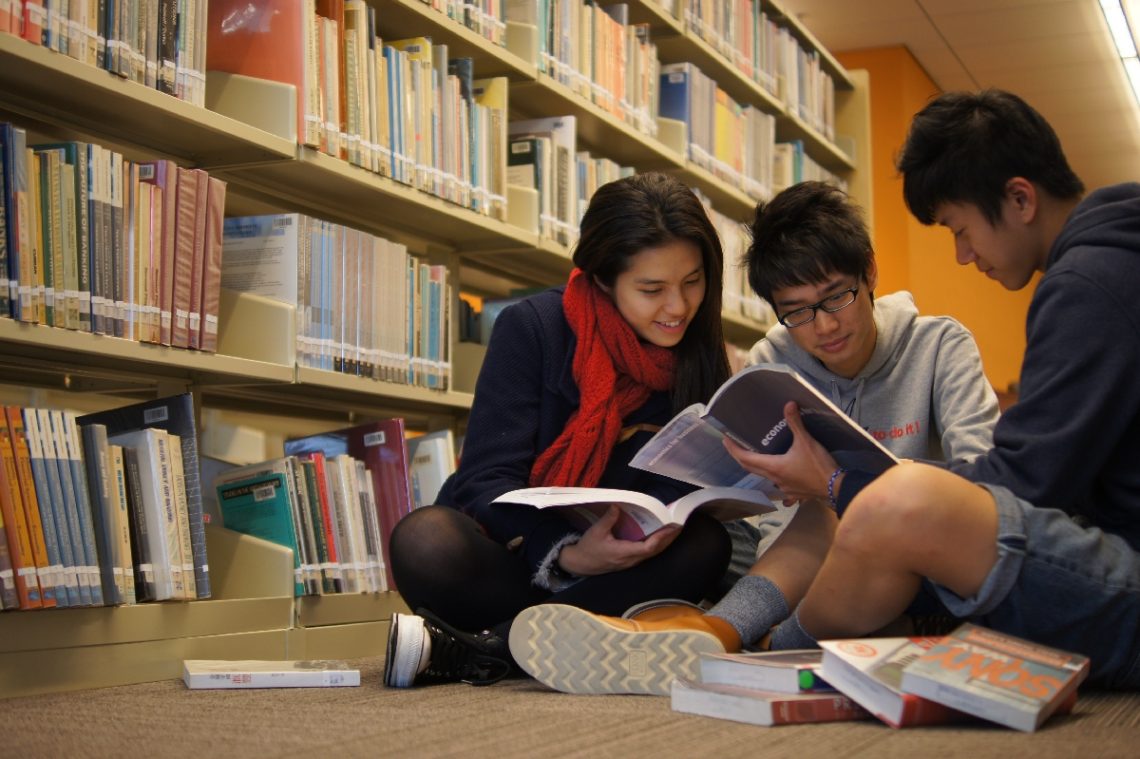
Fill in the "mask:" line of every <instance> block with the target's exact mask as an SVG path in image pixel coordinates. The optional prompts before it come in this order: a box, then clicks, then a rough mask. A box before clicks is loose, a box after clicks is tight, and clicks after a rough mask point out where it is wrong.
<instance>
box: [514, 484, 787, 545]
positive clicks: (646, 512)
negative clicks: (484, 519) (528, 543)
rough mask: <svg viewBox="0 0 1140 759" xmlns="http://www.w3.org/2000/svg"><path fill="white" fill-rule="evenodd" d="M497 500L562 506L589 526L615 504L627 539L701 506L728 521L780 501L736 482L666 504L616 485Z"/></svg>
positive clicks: (619, 529) (679, 520)
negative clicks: (620, 488)
mask: <svg viewBox="0 0 1140 759" xmlns="http://www.w3.org/2000/svg"><path fill="white" fill-rule="evenodd" d="M494 503H516V504H523V505H527V506H534V507H535V508H539V509H545V508H560V509H563V513H564V516H565V517H566V518H567V520H569V521H570V522H571V523H572V524H573V525H574V526H575V527H577V528H579V529H581V530H586V529H588V528H589V526H590V525H592V524H593V523H594V522H596V521H597V520H598V519H600V518H601V517H602V515H604V514H605V513H606V511H607V510H608V509H609V507H610V506H611V505H612V504H616V505H617V506H619V507H620V508H621V510H622V517H621V519H619V520H618V523H617V525H616V526H615V528H614V535H616V536H617V537H619V538H621V539H623V540H641V539H643V538H645V536H647V535H650V534H652V533H654V532H656V531H657V530H659V529H661V528H662V527H664V526H665V525H667V524H684V523H685V520H687V519H688V518H689V515H690V514H692V513H693V512H694V511H697V510H698V509H700V510H703V511H706V512H708V514H709V515H710V516H712V517H713V518H714V519H719V520H720V521H730V520H733V519H741V518H743V517H749V516H755V515H758V514H764V513H766V512H769V511H774V510H775V509H776V508H777V507H776V505H775V504H773V503H772V501H771V500H770V499H769V498H768V497H767V496H765V495H764V494H763V493H761V492H759V491H755V490H740V489H737V488H706V489H703V490H694V491H693V492H692V493H689V494H688V495H685V496H682V497H681V498H678V499H677V500H676V501H673V502H672V503H671V504H665V503H662V502H661V501H659V500H658V499H656V498H654V497H653V496H650V495H646V494H645V493H639V492H637V491H633V490H617V489H613V488H577V487H539V488H522V489H520V490H512V491H511V492H509V493H504V494H503V495H501V496H499V497H498V498H496V499H495V500H494Z"/></svg>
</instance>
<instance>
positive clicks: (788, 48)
mask: <svg viewBox="0 0 1140 759" xmlns="http://www.w3.org/2000/svg"><path fill="white" fill-rule="evenodd" d="M767 5H768V3H765V2H761V0H684V9H683V14H684V18H685V24H686V26H687V27H688V28H689V29H690V30H691V31H692V33H693V34H695V35H696V36H698V37H700V38H701V39H703V40H705V41H706V42H708V43H709V44H710V45H711V46H712V47H713V48H715V49H716V50H717V52H719V53H720V54H721V55H722V56H724V57H725V58H726V59H727V60H729V61H731V62H732V63H733V64H734V65H735V66H736V67H737V68H738V69H739V70H740V71H741V72H742V73H743V74H744V75H745V76H746V77H748V78H749V79H751V80H752V81H754V82H756V83H758V84H759V85H760V86H761V87H763V88H764V89H765V90H767V91H768V92H770V93H771V94H773V95H775V96H776V97H777V98H779V99H780V101H781V102H782V103H783V104H784V106H785V108H786V109H787V111H788V113H790V114H792V115H793V116H796V117H798V118H800V119H801V120H802V121H804V122H805V123H807V124H808V125H810V126H811V127H813V128H814V129H816V130H817V131H818V132H819V133H820V134H823V135H824V136H826V137H827V138H828V139H829V140H834V139H835V80H834V79H833V78H832V77H831V75H829V74H828V73H827V72H825V71H823V70H822V67H821V66H820V59H819V52H818V51H817V50H814V49H807V48H805V47H804V46H803V45H802V44H800V42H799V40H797V39H796V37H795V35H794V34H793V33H792V31H791V30H790V29H788V27H786V26H781V25H780V24H778V23H777V22H776V21H775V20H774V19H773V18H772V14H771V13H770V12H769V11H768V10H766V6H767Z"/></svg>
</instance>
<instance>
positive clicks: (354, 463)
mask: <svg viewBox="0 0 1140 759" xmlns="http://www.w3.org/2000/svg"><path fill="white" fill-rule="evenodd" d="M405 434H406V431H405V425H404V421H403V419H399V418H393V419H380V420H377V421H375V422H368V423H365V424H360V425H355V426H353V427H347V428H343V429H338V430H333V431H331V432H327V433H321V434H317V435H309V436H305V437H299V438H294V439H290V440H287V441H286V442H285V446H284V455H283V456H281V457H278V458H275V459H271V460H268V461H263V462H258V463H255V464H249V465H245V466H227V467H224V468H222V470H221V471H219V472H218V473H217V474H215V475H214V477H213V490H214V494H215V496H216V502H215V503H213V504H211V505H210V507H209V508H208V510H209V511H210V512H211V513H212V514H213V515H216V516H217V517H218V518H219V519H220V520H221V522H222V524H223V525H224V526H225V527H226V528H227V529H232V530H236V531H238V532H242V533H246V534H250V535H254V536H256V537H260V538H263V539H265V540H270V541H273V542H275V543H278V544H280V545H283V546H286V547H287V548H290V549H291V550H292V551H293V557H294V567H295V577H294V581H295V593H296V595H298V596H301V595H324V594H328V593H368V592H379V591H384V590H394V589H395V581H394V578H393V577H392V573H391V568H390V567H389V566H388V564H387V561H386V557H387V556H388V541H389V539H390V537H391V534H392V530H393V529H394V528H395V526H396V523H397V522H399V520H400V519H401V518H402V517H403V516H404V515H406V514H408V513H409V512H410V511H411V510H412V509H413V508H416V507H418V506H423V505H426V504H430V503H434V500H435V496H436V494H437V493H438V492H439V488H440V486H441V485H442V484H443V481H444V480H445V479H446V478H447V476H449V475H450V474H451V473H452V472H454V471H455V461H456V455H455V442H454V436H453V434H452V433H451V431H450V430H445V431H440V432H433V433H426V434H422V435H417V436H415V437H412V438H410V439H405Z"/></svg>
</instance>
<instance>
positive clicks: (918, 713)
mask: <svg viewBox="0 0 1140 759" xmlns="http://www.w3.org/2000/svg"><path fill="white" fill-rule="evenodd" d="M938 641H939V639H938V638H925V637H910V638H906V637H896V638H852V639H844V640H821V641H820V642H819V645H820V647H821V648H822V649H823V660H822V667H821V673H822V674H823V679H824V680H826V681H827V682H828V683H830V684H831V685H832V686H834V687H835V688H836V689H838V690H839V691H840V692H841V693H843V694H844V695H846V696H848V697H850V698H852V699H853V700H855V701H856V702H857V703H858V704H859V705H860V706H862V707H863V708H864V709H866V710H867V711H869V712H871V714H874V715H875V716H876V717H878V718H879V719H881V720H882V721H883V722H886V723H887V724H888V725H890V726H891V727H896V728H899V727H911V726H914V725H941V724H945V723H948V722H956V721H958V720H961V719H964V718H965V715H963V714H962V712H959V711H957V710H955V709H952V708H950V707H949V706H945V705H943V704H940V703H938V702H936V701H931V700H930V699H927V698H923V697H922V696H918V695H915V694H913V693H906V692H904V691H903V689H902V671H903V667H905V666H906V665H907V664H909V663H910V662H911V661H914V660H915V659H917V658H918V657H919V656H921V655H922V654H923V653H925V652H926V651H928V650H930V649H931V648H933V647H934V646H935V645H937V644H938Z"/></svg>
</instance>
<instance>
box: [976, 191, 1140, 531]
mask: <svg viewBox="0 0 1140 759" xmlns="http://www.w3.org/2000/svg"><path fill="white" fill-rule="evenodd" d="M1026 344H1027V347H1026V351H1025V360H1024V363H1023V364H1022V367H1021V381H1020V396H1019V399H1018V402H1017V403H1016V404H1014V405H1013V406H1012V407H1011V408H1009V409H1007V410H1006V412H1005V413H1004V414H1003V415H1002V417H1001V419H1000V420H999V421H998V424H997V427H996V428H995V429H994V446H995V447H994V448H993V450H991V451H990V452H989V453H988V454H986V455H984V456H981V457H979V458H977V459H976V460H974V461H973V462H972V463H970V464H966V465H962V466H958V467H955V470H956V471H958V472H959V473H960V474H962V475H964V476H966V477H968V478H969V479H972V480H974V481H976V482H989V483H996V484H1000V485H1004V486H1006V487H1008V488H1009V489H1010V490H1012V491H1013V492H1014V493H1015V494H1016V495H1017V496H1019V497H1020V498H1023V499H1025V500H1027V501H1029V502H1030V503H1032V504H1034V505H1036V506H1044V507H1052V508H1058V509H1062V510H1064V511H1066V512H1068V513H1070V514H1073V515H1074V516H1078V517H1080V518H1082V519H1083V520H1086V521H1087V522H1088V523H1090V524H1094V525H1097V526H1099V527H1101V528H1103V529H1104V530H1106V531H1108V532H1113V533H1116V534H1118V535H1120V536H1122V537H1123V538H1125V539H1126V540H1128V541H1129V542H1130V543H1131V544H1132V547H1133V548H1134V549H1138V550H1140V184H1136V183H1128V184H1120V185H1115V186H1112V187H1106V188H1103V189H1100V190H1097V191H1096V192H1093V193H1091V194H1090V195H1089V196H1088V197H1086V198H1085V199H1084V200H1083V201H1082V202H1081V203H1080V204H1079V205H1078V206H1077V207H1076V208H1075V209H1074V210H1073V212H1072V214H1071V215H1070V216H1069V219H1068V220H1067V221H1066V223H1065V226H1064V227H1063V228H1062V230H1061V233H1060V234H1059V235H1058V236H1057V239H1056V240H1055V241H1054V243H1053V246H1052V248H1051V249H1050V251H1049V256H1048V259H1047V262H1046V269H1045V274H1044V276H1043V277H1042V278H1041V282H1040V284H1039V285H1038V286H1037V291H1036V292H1035V293H1034V295H1033V300H1032V301H1031V302H1030V304H1029V315H1028V318H1027V322H1026Z"/></svg>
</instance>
